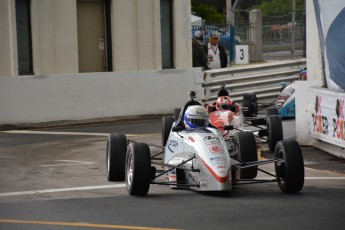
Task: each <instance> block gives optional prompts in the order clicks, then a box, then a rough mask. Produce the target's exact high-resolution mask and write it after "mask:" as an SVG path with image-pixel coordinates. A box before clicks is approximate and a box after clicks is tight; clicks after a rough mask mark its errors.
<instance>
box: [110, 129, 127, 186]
mask: <svg viewBox="0 0 345 230" xmlns="http://www.w3.org/2000/svg"><path fill="white" fill-rule="evenodd" d="M126 153H127V139H126V136H125V135H123V134H119V133H111V134H109V136H108V141H107V155H106V168H107V178H108V181H124V180H125V162H126Z"/></svg>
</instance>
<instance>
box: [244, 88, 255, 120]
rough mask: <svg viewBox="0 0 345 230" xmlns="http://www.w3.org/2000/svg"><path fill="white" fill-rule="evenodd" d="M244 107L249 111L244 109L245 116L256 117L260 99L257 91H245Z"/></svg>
mask: <svg viewBox="0 0 345 230" xmlns="http://www.w3.org/2000/svg"><path fill="white" fill-rule="evenodd" d="M242 107H246V108H247V111H242V112H243V116H244V117H256V116H257V115H258V99H257V98H256V94H255V93H245V94H244V95H243V101H242Z"/></svg>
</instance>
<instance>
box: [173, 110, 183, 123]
mask: <svg viewBox="0 0 345 230" xmlns="http://www.w3.org/2000/svg"><path fill="white" fill-rule="evenodd" d="M180 113H181V109H174V118H175V121H177V120H178V117H179V116H180Z"/></svg>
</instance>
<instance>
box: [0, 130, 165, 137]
mask: <svg viewBox="0 0 345 230" xmlns="http://www.w3.org/2000/svg"><path fill="white" fill-rule="evenodd" d="M0 133H11V134H44V135H72V136H104V137H107V136H109V133H87V132H52V131H32V130H10V131H0ZM156 135H161V134H160V133H147V134H126V136H127V137H137V136H156Z"/></svg>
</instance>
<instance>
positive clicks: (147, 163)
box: [126, 143, 152, 196]
mask: <svg viewBox="0 0 345 230" xmlns="http://www.w3.org/2000/svg"><path fill="white" fill-rule="evenodd" d="M151 179H152V168H151V156H150V148H149V146H148V145H147V144H144V143H131V144H129V146H128V152H127V156H126V187H127V191H128V193H129V194H130V195H134V196H145V195H146V194H147V193H148V191H149V188H150V182H151Z"/></svg>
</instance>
